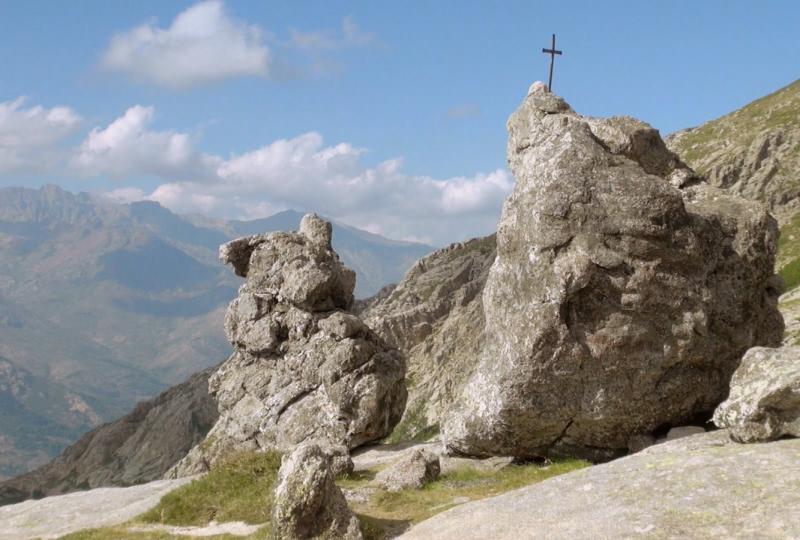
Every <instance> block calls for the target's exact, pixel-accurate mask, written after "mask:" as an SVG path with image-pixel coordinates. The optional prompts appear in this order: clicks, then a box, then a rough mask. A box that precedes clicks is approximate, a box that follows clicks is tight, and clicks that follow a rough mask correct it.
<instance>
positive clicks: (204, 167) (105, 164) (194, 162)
mask: <svg viewBox="0 0 800 540" xmlns="http://www.w3.org/2000/svg"><path fill="white" fill-rule="evenodd" d="M154 114H155V110H154V109H153V107H143V106H141V105H136V106H134V107H131V108H130V109H128V110H127V111H126V112H125V114H124V115H122V116H121V117H119V118H117V119H116V120H114V121H113V122H111V123H110V124H109V125H108V126H106V127H105V128H99V127H96V128H94V129H92V131H91V132H90V133H89V135H88V136H87V137H86V139H85V140H84V141H83V143H82V144H81V145H80V148H79V149H78V150H77V152H76V153H75V155H74V156H73V157H72V160H71V165H72V168H73V169H75V170H76V171H77V172H78V173H79V174H80V175H82V176H100V175H105V176H109V177H112V178H126V177H129V176H137V177H142V176H155V177H160V178H165V177H169V178H180V179H186V178H201V179H202V178H207V177H208V176H209V175H210V174H214V172H213V171H214V169H215V167H216V165H217V162H218V161H219V159H218V158H214V157H211V156H206V155H203V154H200V153H198V152H196V151H195V150H194V148H193V146H192V140H191V138H190V137H189V135H187V134H185V133H177V132H174V131H151V130H149V129H148V126H149V124H150V123H151V122H152V120H153V116H154Z"/></svg>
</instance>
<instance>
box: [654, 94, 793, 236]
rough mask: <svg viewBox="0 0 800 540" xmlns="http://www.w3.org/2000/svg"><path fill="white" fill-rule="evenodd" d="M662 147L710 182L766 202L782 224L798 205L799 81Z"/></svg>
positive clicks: (676, 135) (675, 136) (678, 135)
mask: <svg viewBox="0 0 800 540" xmlns="http://www.w3.org/2000/svg"><path fill="white" fill-rule="evenodd" d="M667 145H668V146H669V148H670V149H671V150H672V151H674V152H676V153H677V154H679V155H680V156H681V158H683V159H684V160H685V161H686V162H687V163H688V164H689V165H691V166H692V168H694V169H695V170H696V171H697V172H699V173H701V174H703V175H705V176H706V177H707V178H708V180H709V182H710V183H711V184H713V185H716V186H719V187H724V188H728V189H730V190H731V191H733V192H735V193H737V194H740V195H742V196H744V197H746V198H749V199H755V200H759V201H763V202H765V203H767V204H769V206H770V209H771V210H772V211H773V212H774V213H775V214H776V216H777V217H778V218H779V219H780V220H781V221H782V222H784V221H786V220H787V219H788V218H790V217H791V216H792V215H793V214H794V213H795V212H796V211H797V210H798V208H800V202H798V197H800V80H798V81H795V82H794V83H792V84H790V85H788V86H786V87H784V88H781V89H780V90H778V91H777V92H774V93H772V94H770V95H768V96H765V97H763V98H761V99H758V100H756V101H753V102H752V103H750V104H748V105H746V106H744V107H742V108H741V109H739V110H737V111H734V112H732V113H730V114H727V115H725V116H723V117H721V118H718V119H716V120H712V121H710V122H707V123H705V124H703V125H702V126H699V127H696V128H691V129H686V130H683V131H679V132H677V133H674V134H672V135H670V136H669V137H667Z"/></svg>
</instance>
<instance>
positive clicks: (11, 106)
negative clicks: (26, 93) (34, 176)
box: [0, 97, 81, 173]
mask: <svg viewBox="0 0 800 540" xmlns="http://www.w3.org/2000/svg"><path fill="white" fill-rule="evenodd" d="M24 105H25V98H24V97H20V98H18V99H16V100H14V101H6V102H1V103H0V172H4V173H5V172H28V171H40V170H45V169H46V168H48V167H49V166H51V165H52V164H53V162H54V161H55V160H56V159H57V158H58V156H59V148H58V146H57V145H58V143H59V142H60V141H62V140H63V139H64V138H66V137H67V136H69V135H71V134H72V133H74V131H75V129H76V128H77V127H78V125H79V124H80V122H81V117H80V116H79V115H78V114H77V113H76V112H75V111H73V110H72V109H70V108H69V107H53V108H52V109H46V108H44V107H41V106H39V105H36V106H33V107H27V108H25V107H24Z"/></svg>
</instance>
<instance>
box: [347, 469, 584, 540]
mask: <svg viewBox="0 0 800 540" xmlns="http://www.w3.org/2000/svg"><path fill="white" fill-rule="evenodd" d="M588 465H589V463H588V462H586V461H581V460H575V459H570V460H560V461H556V462H552V463H548V464H545V465H542V464H534V463H531V464H524V465H510V466H508V467H506V468H504V469H502V470H500V471H480V470H477V469H475V468H473V467H468V466H465V467H463V468H460V469H456V470H454V471H451V472H448V473H447V474H443V475H442V476H440V477H439V479H437V480H436V481H434V482H431V483H430V484H428V485H426V486H425V487H424V488H423V489H419V490H415V489H407V490H403V491H400V492H397V493H389V492H387V491H383V490H377V491H375V493H373V494H372V496H371V497H370V498H369V501H368V502H367V503H364V504H355V505H352V508H353V510H354V511H355V512H356V513H357V514H358V516H359V519H360V520H361V524H362V531H363V532H364V536H365V538H366V539H367V540H381V539H383V538H386V537H387V535H388V534H389V533H390V532H392V531H396V530H398V529H402V528H404V527H406V526H408V525H409V524H414V523H419V522H420V521H423V520H425V519H428V518H429V517H431V516H434V515H436V514H438V513H440V512H444V511H445V510H448V509H449V508H452V507H453V506H456V505H457V504H461V503H464V502H467V501H474V500H478V499H484V498H487V497H493V496H495V495H500V494H501V493H505V492H506V491H511V490H512V489H517V488H520V487H523V486H527V485H530V484H535V483H537V482H541V481H543V480H546V479H548V478H551V477H553V476H558V475H560V474H564V473H567V472H570V471H574V470H577V469H582V468H584V467H587V466H588ZM375 472H376V471H369V472H361V473H357V475H356V476H351V477H349V478H345V479H342V480H340V481H339V485H340V486H341V487H342V488H346V489H351V490H352V489H359V488H365V487H367V486H369V485H370V483H371V481H372V479H373V478H374V476H375Z"/></svg>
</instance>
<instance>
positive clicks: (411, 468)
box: [375, 449, 441, 491]
mask: <svg viewBox="0 0 800 540" xmlns="http://www.w3.org/2000/svg"><path fill="white" fill-rule="evenodd" d="M440 471H441V467H440V465H439V456H437V455H436V454H433V453H431V452H426V451H425V450H421V449H419V450H415V451H414V452H412V453H410V454H409V455H408V456H406V457H405V458H403V459H401V460H399V461H398V462H396V463H395V464H393V465H391V466H389V467H388V468H387V469H384V470H382V471H381V472H379V473H378V474H377V476H376V477H375V480H376V481H377V482H378V484H379V485H381V486H383V487H384V488H385V489H386V490H387V491H400V490H403V489H408V488H413V489H420V488H421V487H422V486H424V485H425V484H427V483H428V482H432V481H433V480H436V478H438V477H439V472H440Z"/></svg>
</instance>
